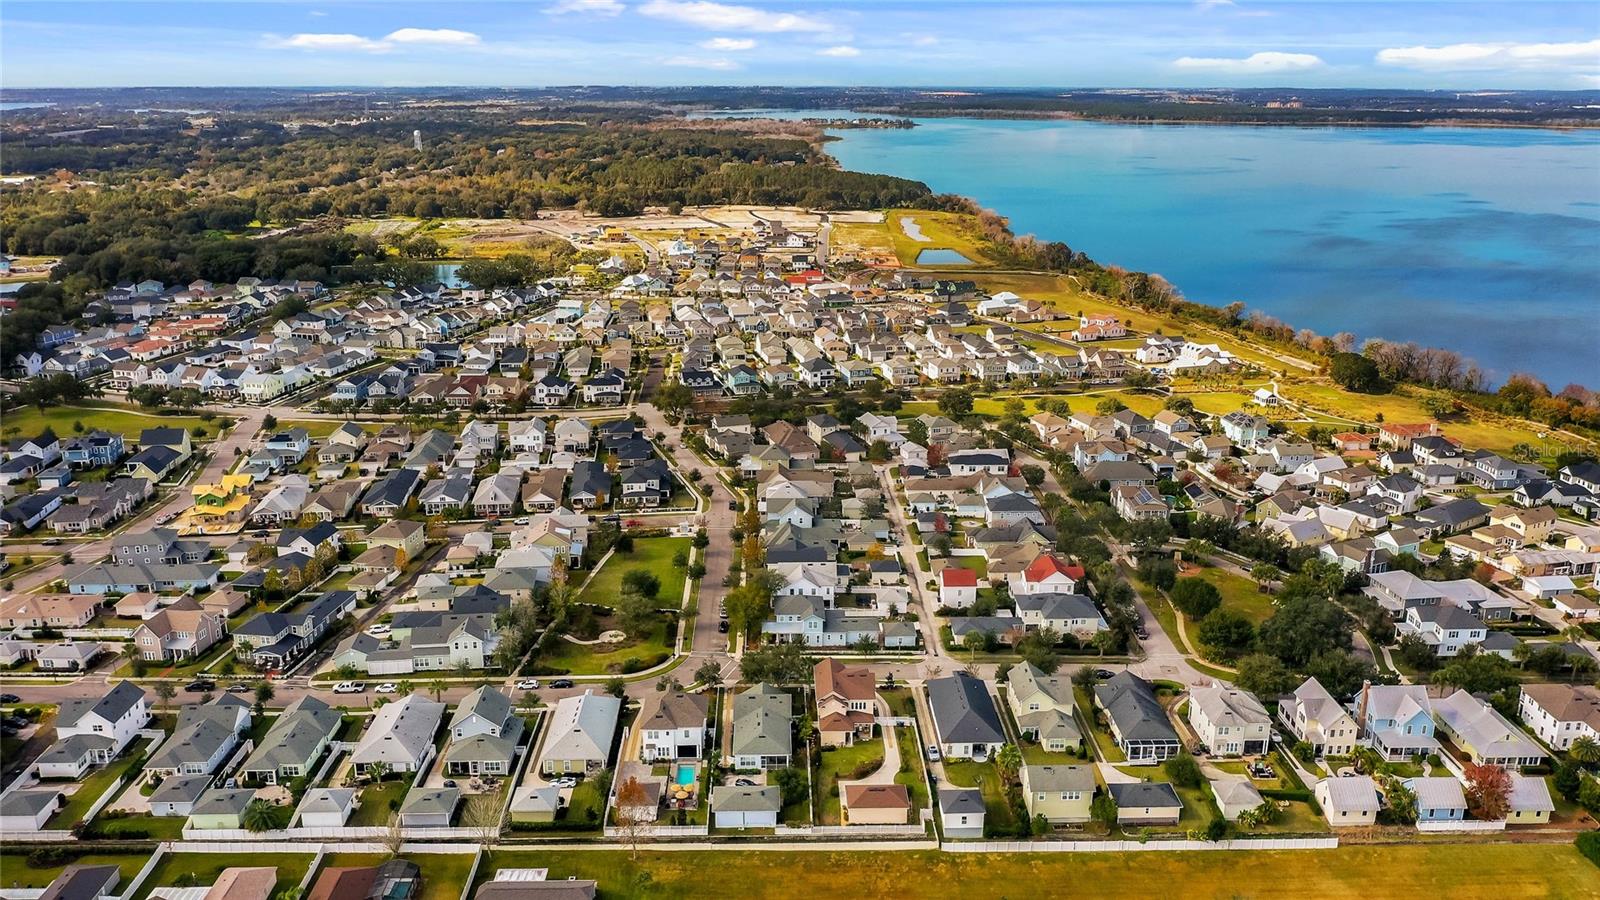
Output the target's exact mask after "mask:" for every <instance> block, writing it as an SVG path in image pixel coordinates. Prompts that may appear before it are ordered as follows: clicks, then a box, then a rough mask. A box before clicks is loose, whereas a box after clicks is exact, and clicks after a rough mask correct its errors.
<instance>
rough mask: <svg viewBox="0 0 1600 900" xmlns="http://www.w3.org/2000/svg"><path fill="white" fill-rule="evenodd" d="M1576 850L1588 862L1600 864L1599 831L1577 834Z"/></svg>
mask: <svg viewBox="0 0 1600 900" xmlns="http://www.w3.org/2000/svg"><path fill="white" fill-rule="evenodd" d="M1578 852H1579V853H1582V854H1583V858H1584V859H1587V860H1588V861H1589V862H1592V863H1594V864H1595V865H1597V866H1600V831H1585V832H1584V833H1583V834H1580V835H1578Z"/></svg>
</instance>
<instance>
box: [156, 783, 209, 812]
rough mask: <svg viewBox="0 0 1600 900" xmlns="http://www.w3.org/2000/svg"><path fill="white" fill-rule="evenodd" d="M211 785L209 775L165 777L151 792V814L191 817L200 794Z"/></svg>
mask: <svg viewBox="0 0 1600 900" xmlns="http://www.w3.org/2000/svg"><path fill="white" fill-rule="evenodd" d="M210 786H211V776H209V775H175V776H170V777H168V778H166V779H163V780H162V782H161V786H160V787H158V788H156V789H155V791H154V792H153V793H151V794H150V815H152V816H181V817H183V818H185V819H187V818H189V814H190V813H192V812H194V804H195V802H196V801H198V800H199V799H200V795H201V794H204V793H205V792H206V788H208V787H210Z"/></svg>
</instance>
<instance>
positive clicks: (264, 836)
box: [183, 825, 482, 847]
mask: <svg viewBox="0 0 1600 900" xmlns="http://www.w3.org/2000/svg"><path fill="white" fill-rule="evenodd" d="M400 833H401V834H403V835H404V836H406V837H408V838H415V839H417V840H445V841H453V840H466V841H475V840H477V839H478V838H479V837H481V836H482V830H481V829H477V828H465V827H437V826H426V827H425V826H410V827H406V828H402V829H400ZM389 834H390V831H389V828H388V826H386V825H296V826H294V827H292V828H282V829H278V830H276V831H246V830H244V829H243V828H185V829H183V839H184V840H185V841H243V842H247V843H248V844H249V845H250V846H254V847H259V846H261V845H263V844H270V843H271V842H273V841H372V840H376V841H383V840H384V839H386V838H387V837H388V836H389Z"/></svg>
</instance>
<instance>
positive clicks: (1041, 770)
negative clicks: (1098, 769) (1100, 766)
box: [1023, 766, 1095, 791]
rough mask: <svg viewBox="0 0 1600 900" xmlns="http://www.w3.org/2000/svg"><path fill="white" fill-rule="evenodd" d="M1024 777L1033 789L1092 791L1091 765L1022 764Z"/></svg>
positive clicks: (1093, 784)
mask: <svg viewBox="0 0 1600 900" xmlns="http://www.w3.org/2000/svg"><path fill="white" fill-rule="evenodd" d="M1023 768H1024V769H1025V771H1026V772H1027V775H1026V776H1025V777H1024V781H1025V783H1026V784H1027V785H1028V789H1029V790H1033V791H1093V790H1094V787H1095V780H1094V767H1093V766H1024V767H1023Z"/></svg>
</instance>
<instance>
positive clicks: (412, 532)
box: [367, 519, 427, 560]
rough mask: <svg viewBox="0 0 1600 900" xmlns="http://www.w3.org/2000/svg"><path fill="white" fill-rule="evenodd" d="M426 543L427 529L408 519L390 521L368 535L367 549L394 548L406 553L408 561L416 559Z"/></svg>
mask: <svg viewBox="0 0 1600 900" xmlns="http://www.w3.org/2000/svg"><path fill="white" fill-rule="evenodd" d="M426 543H427V529H426V528H424V527H423V525H422V523H420V522H412V521H410V520H408V519H390V520H389V521H387V522H385V523H383V524H382V525H379V526H378V527H377V528H374V529H373V530H372V533H371V534H369V535H367V549H369V550H370V549H372V548H373V547H393V548H395V549H396V550H399V551H401V552H403V553H405V555H406V559H407V560H413V559H416V558H417V554H419V553H421V552H422V547H423V545H424V544H426Z"/></svg>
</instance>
